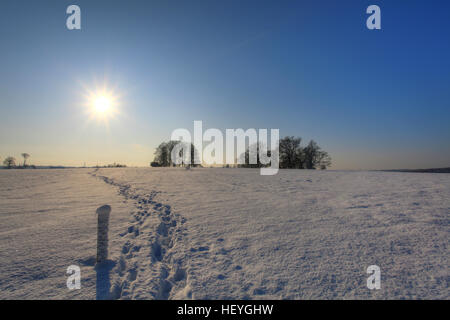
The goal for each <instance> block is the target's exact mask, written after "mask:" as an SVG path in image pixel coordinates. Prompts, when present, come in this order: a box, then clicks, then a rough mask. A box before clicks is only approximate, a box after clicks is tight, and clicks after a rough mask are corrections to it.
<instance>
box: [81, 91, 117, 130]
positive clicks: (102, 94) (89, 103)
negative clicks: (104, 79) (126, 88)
mask: <svg viewBox="0 0 450 320" xmlns="http://www.w3.org/2000/svg"><path fill="white" fill-rule="evenodd" d="M85 106H86V111H87V113H88V114H89V119H91V120H97V121H99V122H103V123H108V122H109V120H112V119H113V118H115V116H116V115H118V114H119V98H118V96H117V95H116V94H114V91H113V90H107V89H106V88H103V89H100V90H95V91H88V93H87V94H86V103H85Z"/></svg>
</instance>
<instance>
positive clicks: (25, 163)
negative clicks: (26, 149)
mask: <svg viewBox="0 0 450 320" xmlns="http://www.w3.org/2000/svg"><path fill="white" fill-rule="evenodd" d="M22 157H23V166H24V167H26V166H27V159H28V158H29V157H30V155H29V154H28V153H22Z"/></svg>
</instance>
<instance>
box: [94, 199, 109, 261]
mask: <svg viewBox="0 0 450 320" xmlns="http://www.w3.org/2000/svg"><path fill="white" fill-rule="evenodd" d="M110 213H111V207H110V206H108V205H104V206H101V207H100V208H98V209H97V215H98V226H97V263H100V262H103V261H105V260H106V259H108V227H109V226H108V225H109V214H110Z"/></svg>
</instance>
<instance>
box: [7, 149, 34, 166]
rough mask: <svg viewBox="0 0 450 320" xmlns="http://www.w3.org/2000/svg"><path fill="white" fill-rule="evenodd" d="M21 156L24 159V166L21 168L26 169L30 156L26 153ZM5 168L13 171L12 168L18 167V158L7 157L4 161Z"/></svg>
mask: <svg viewBox="0 0 450 320" xmlns="http://www.w3.org/2000/svg"><path fill="white" fill-rule="evenodd" d="M21 156H22V157H23V165H22V166H19V167H20V168H26V167H27V166H28V165H27V160H28V158H29V157H30V154H28V153H26V152H24V153H22V154H21ZM3 166H5V167H6V168H7V169H11V168H15V167H17V163H16V158H14V157H11V156H9V157H6V158H5V160H3Z"/></svg>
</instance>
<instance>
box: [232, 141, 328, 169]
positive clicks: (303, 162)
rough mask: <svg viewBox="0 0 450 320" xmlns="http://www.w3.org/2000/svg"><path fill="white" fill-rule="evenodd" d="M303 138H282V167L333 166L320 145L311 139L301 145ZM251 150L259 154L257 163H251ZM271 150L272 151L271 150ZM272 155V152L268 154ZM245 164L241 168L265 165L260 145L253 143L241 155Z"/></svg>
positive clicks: (311, 167)
mask: <svg viewBox="0 0 450 320" xmlns="http://www.w3.org/2000/svg"><path fill="white" fill-rule="evenodd" d="M301 142H302V138H300V137H293V136H288V137H284V138H283V139H281V140H280V144H279V148H278V152H279V157H280V158H279V159H280V161H279V167H280V169H322V170H324V169H326V168H328V167H329V166H331V157H330V156H329V154H328V153H327V152H325V151H323V150H322V149H321V148H320V147H319V145H318V144H317V143H316V142H315V141H314V140H311V141H310V142H309V143H308V145H306V147H302V146H301ZM250 151H252V152H253V154H257V161H256V164H250V161H249V158H250ZM269 152H270V151H269ZM268 156H270V154H268ZM241 159H242V162H243V164H240V165H239V167H241V168H259V167H264V166H267V165H263V164H261V163H260V161H259V145H253V146H250V147H249V148H247V150H246V152H245V153H244V154H243V155H241Z"/></svg>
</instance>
